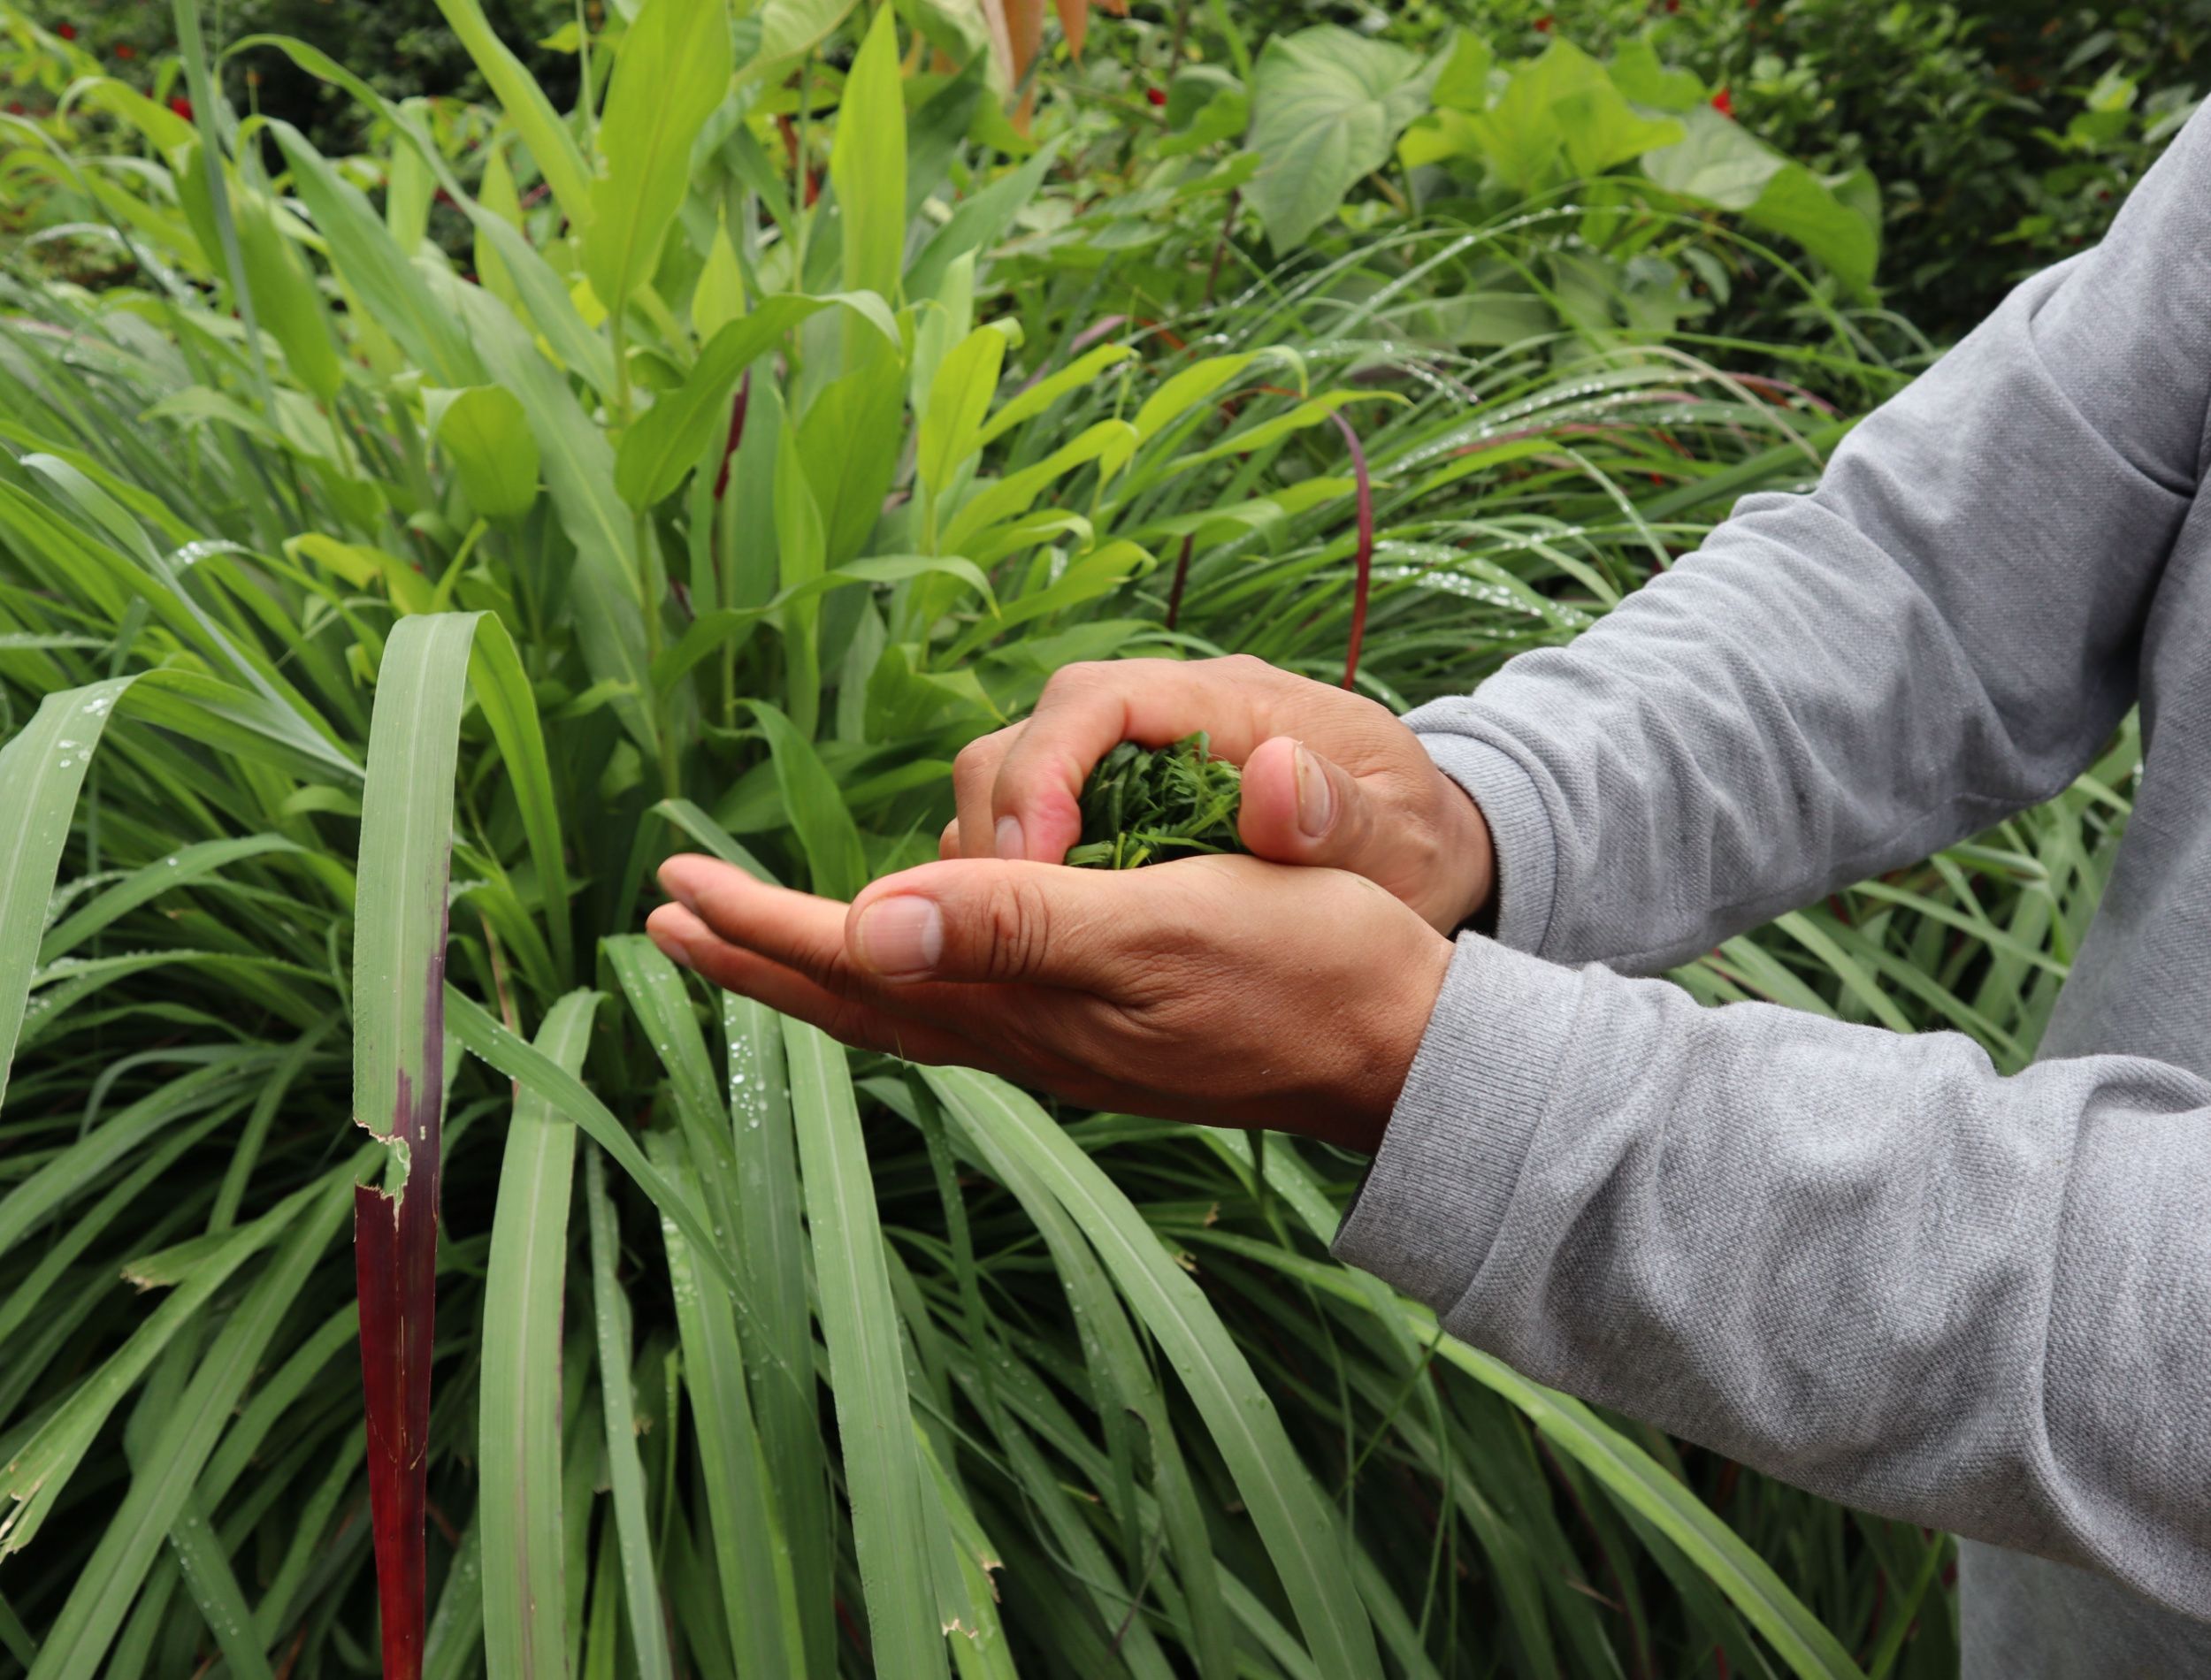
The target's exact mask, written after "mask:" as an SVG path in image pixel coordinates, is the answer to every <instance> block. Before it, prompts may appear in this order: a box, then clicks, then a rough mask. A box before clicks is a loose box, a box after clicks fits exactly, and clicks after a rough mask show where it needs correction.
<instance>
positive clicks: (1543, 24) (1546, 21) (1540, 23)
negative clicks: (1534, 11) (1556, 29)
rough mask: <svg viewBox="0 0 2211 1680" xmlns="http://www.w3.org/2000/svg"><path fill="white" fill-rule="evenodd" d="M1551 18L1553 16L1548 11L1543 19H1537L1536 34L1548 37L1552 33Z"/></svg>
mask: <svg viewBox="0 0 2211 1680" xmlns="http://www.w3.org/2000/svg"><path fill="white" fill-rule="evenodd" d="M1550 16H1551V14H1550V13H1549V12H1548V11H1546V12H1545V13H1544V14H1543V15H1542V17H1540V18H1538V19H1536V20H1535V33H1536V34H1539V35H1547V34H1549V33H1550Z"/></svg>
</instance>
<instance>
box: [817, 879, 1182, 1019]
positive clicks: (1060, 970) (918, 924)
mask: <svg viewBox="0 0 2211 1680" xmlns="http://www.w3.org/2000/svg"><path fill="white" fill-rule="evenodd" d="M1121 884H1122V883H1121V882H1116V881H1114V880H1113V878H1112V877H1111V876H1109V875H1106V874H1102V873H1099V872H1096V871H1092V870H1088V869H1069V868H1066V867H1062V866H1060V865H1057V864H1047V863H1021V862H1007V861H1004V860H1001V859H990V858H979V859H949V860H947V861H945V862H941V863H930V864H923V865H922V866H921V867H918V868H914V869H908V870H906V871H904V872H903V873H901V874H895V875H891V876H889V877H888V878H886V879H884V880H882V881H878V882H876V883H875V884H874V885H873V886H871V887H869V888H868V890H866V891H864V892H862V893H861V895H860V897H857V898H855V899H854V900H853V906H852V909H851V911H850V912H849V913H847V914H846V917H845V951H846V954H847V955H848V956H849V957H850V958H851V959H852V961H853V966H855V967H857V968H858V969H860V971H861V973H863V974H871V975H873V976H875V977H876V979H878V980H887V981H920V980H937V981H997V982H1001V983H1002V982H1006V981H1032V982H1041V983H1043V984H1045V985H1052V986H1065V987H1069V988H1072V989H1076V990H1081V991H1098V990H1101V989H1105V986H1106V985H1107V984H1108V982H1110V981H1112V980H1113V977H1114V974H1115V972H1116V970H1117V968H1118V966H1119V965H1118V962H1117V957H1118V953H1119V952H1121V951H1123V950H1125V949H1127V947H1128V943H1129V942H1130V941H1131V940H1132V939H1133V940H1136V941H1141V940H1142V939H1143V938H1144V931H1143V929H1144V928H1145V927H1146V926H1149V925H1151V923H1153V922H1154V921H1156V920H1157V917H1156V915H1155V914H1153V913H1147V912H1146V911H1145V910H1144V908H1143V905H1144V897H1143V895H1132V894H1128V893H1127V892H1121V893H1116V892H1115V891H1114V890H1113V889H1114V888H1115V887H1117V886H1120V885H1121Z"/></svg>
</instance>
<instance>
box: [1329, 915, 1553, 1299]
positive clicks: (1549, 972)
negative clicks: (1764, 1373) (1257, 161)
mask: <svg viewBox="0 0 2211 1680" xmlns="http://www.w3.org/2000/svg"><path fill="white" fill-rule="evenodd" d="M1582 984H1583V981H1582V976H1581V974H1580V972H1579V971H1578V970H1575V969H1572V968H1562V967H1559V966H1557V965H1556V964H1554V963H1547V962H1544V961H1542V959H1541V958H1534V957H1530V956H1527V955H1526V954H1524V953H1522V952H1520V951H1508V950H1507V949H1505V948H1504V947H1503V945H1500V944H1498V943H1496V942H1495V941H1494V940H1488V939H1484V938H1482V937H1480V935H1475V934H1462V935H1460V936H1459V939H1458V943H1457V950H1456V951H1454V952H1453V953H1452V956H1451V966H1450V971H1449V972H1448V973H1447V974H1445V976H1444V979H1443V989H1442V993H1441V994H1440V995H1439V996H1438V997H1437V998H1436V1002H1435V1012H1434V1014H1433V1015H1431V1016H1430V1017H1429V1018H1428V1027H1427V1032H1426V1033H1425V1034H1424V1035H1422V1036H1421V1039H1420V1048H1419V1051H1418V1053H1416V1054H1415V1055H1414V1057H1413V1058H1412V1071H1411V1073H1409V1074H1408V1075H1407V1076H1406V1079H1405V1088H1404V1092H1403V1093H1402V1094H1401V1095H1400V1096H1398V1098H1397V1106H1396V1109H1395V1110H1394V1111H1392V1113H1391V1114H1390V1117H1389V1129H1388V1130H1386V1131H1385V1132H1384V1133H1383V1134H1382V1142H1381V1151H1380V1152H1379V1153H1378V1154H1377V1155H1376V1156H1375V1157H1374V1162H1373V1166H1372V1167H1370V1168H1369V1169H1368V1170H1367V1174H1366V1180H1365V1181H1364V1182H1363V1183H1361V1185H1360V1186H1359V1191H1358V1196H1357V1197H1356V1198H1355V1199H1354V1200H1353V1202H1352V1203H1351V1208H1350V1212H1349V1213H1347V1214H1346V1215H1345V1216H1344V1219H1343V1226H1341V1227H1340V1228H1339V1229H1338V1230H1337V1232H1336V1233H1335V1241H1334V1243H1332V1244H1331V1245H1330V1252H1331V1253H1333V1254H1334V1255H1335V1256H1336V1258H1337V1259H1339V1260H1343V1261H1347V1262H1349V1263H1350V1264H1352V1265H1355V1266H1359V1267H1363V1268H1364V1269H1365V1270H1366V1271H1371V1272H1373V1273H1374V1274H1375V1275H1376V1276H1377V1277H1380V1278H1381V1279H1384V1280H1385V1281H1387V1282H1389V1283H1390V1284H1392V1285H1394V1286H1396V1287H1397V1288H1399V1289H1402V1290H1404V1292H1405V1294H1409V1295H1412V1297H1413V1298H1414V1299H1416V1300H1419V1301H1423V1302H1427V1304H1428V1305H1430V1306H1432V1307H1434V1309H1435V1310H1437V1311H1438V1312H1439V1313H1444V1312H1449V1311H1450V1309H1451V1308H1452V1307H1453V1306H1454V1305H1455V1304H1456V1303H1457V1301H1458V1300H1459V1298H1460V1297H1461V1296H1462V1295H1464V1294H1465V1293H1466V1287H1467V1285H1468V1284H1470V1283H1471V1282H1473V1277H1474V1273H1475V1272H1476V1271H1479V1270H1480V1266H1481V1263H1482V1261H1483V1259H1484V1258H1485V1257H1486V1256H1488V1252H1489V1245H1490V1244H1491V1243H1492V1242H1493V1241H1495V1240H1496V1234H1497V1230H1498V1227H1499V1226H1502V1225H1503V1222H1504V1214H1505V1208H1506V1206H1507V1204H1508V1203H1510V1202H1511V1199H1512V1191H1513V1187H1514V1186H1515V1185H1516V1184H1517V1183H1518V1182H1519V1176H1520V1163H1521V1161H1522V1160H1523V1159H1524V1158H1525V1157H1526V1155H1527V1151H1528V1146H1529V1144H1530V1142H1532V1141H1533V1140H1534V1136H1535V1127H1536V1124H1537V1122H1538V1121H1540V1120H1541V1119H1542V1116H1543V1111H1544V1110H1545V1109H1546V1108H1547V1107H1548V1106H1549V1102H1550V1095H1551V1091H1552V1089H1553V1088H1554V1087H1555V1086H1556V1084H1557V1078H1558V1072H1559V1067H1560V1065H1561V1062H1562V1061H1563V1059H1564V1058H1565V1049H1566V1043H1567V1040H1568V1038H1569V1036H1570V1035H1571V1034H1572V1028H1573V1020H1574V1014H1575V1012H1576V1011H1577V1010H1578V1009H1579V1008H1580V1002H1581V988H1582Z"/></svg>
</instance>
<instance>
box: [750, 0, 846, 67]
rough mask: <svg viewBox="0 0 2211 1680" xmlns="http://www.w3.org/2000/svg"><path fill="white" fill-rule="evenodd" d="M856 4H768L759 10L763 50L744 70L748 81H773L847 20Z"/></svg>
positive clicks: (784, 0)
mask: <svg viewBox="0 0 2211 1680" xmlns="http://www.w3.org/2000/svg"><path fill="white" fill-rule="evenodd" d="M852 9H853V0H766V4H763V5H762V6H761V8H760V11H759V17H760V46H759V48H758V50H756V51H754V54H753V56H752V57H750V58H749V59H747V60H746V63H745V66H744V73H745V78H746V80H748V81H749V80H754V78H768V79H772V78H773V77H774V76H775V75H776V74H777V73H779V72H781V71H784V70H787V69H789V68H790V66H791V61H792V59H794V58H797V57H799V56H800V55H801V54H803V53H805V52H806V51H807V50H808V49H810V48H811V47H813V46H814V44H815V42H818V41H820V40H821V39H822V37H823V36H824V35H826V34H829V32H830V30H832V29H834V28H836V27H837V26H838V24H840V23H842V22H843V21H844V20H845V13H846V12H848V11H851V10H852Z"/></svg>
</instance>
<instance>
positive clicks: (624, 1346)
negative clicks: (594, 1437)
mask: <svg viewBox="0 0 2211 1680" xmlns="http://www.w3.org/2000/svg"><path fill="white" fill-rule="evenodd" d="M584 1185H585V1191H584V1195H585V1206H586V1207H587V1209H588V1210H589V1217H590V1220H591V1293H592V1314H593V1321H594V1323H595V1325H596V1326H597V1346H598V1353H599V1404H600V1410H601V1415H602V1416H603V1417H604V1419H605V1422H606V1436H607V1465H608V1476H609V1478H610V1479H611V1480H612V1482H613V1485H614V1535H615V1539H616V1543H617V1545H618V1546H620V1548H621V1557H622V1574H621V1580H622V1591H623V1597H624V1600H626V1601H627V1609H628V1612H629V1623H630V1638H631V1648H632V1650H633V1651H634V1653H635V1654H636V1657H637V1669H638V1675H639V1680H669V1676H671V1675H672V1674H673V1672H674V1669H673V1665H672V1664H671V1662H670V1661H669V1653H668V1630H667V1629H666V1628H665V1627H663V1626H662V1623H661V1594H660V1588H659V1586H658V1585H656V1584H655V1581H654V1568H653V1531H652V1529H651V1527H650V1526H649V1524H648V1520H647V1517H646V1509H645V1469H644V1466H643V1465H642V1464H641V1463H640V1462H639V1459H638V1449H637V1425H636V1421H635V1419H636V1412H635V1402H634V1401H633V1400H632V1399H631V1391H630V1303H629V1302H628V1300H627V1299H626V1298H625V1297H624V1294H623V1293H622V1285H621V1283H620V1281H619V1280H618V1279H616V1277H615V1267H616V1264H617V1262H618V1259H619V1250H620V1246H621V1239H620V1238H619V1237H618V1236H616V1233H615V1218H614V1203H613V1202H612V1200H611V1199H610V1198H609V1197H608V1195H607V1169H606V1167H605V1165H604V1164H603V1163H602V1162H601V1159H600V1154H599V1151H598V1150H596V1149H591V1150H586V1151H585V1159H584ZM609 1584H610V1577H609V1576H608V1572H607V1571H606V1570H605V1569H601V1572H600V1586H601V1591H602V1592H603V1591H604V1590H605V1589H606V1587H607V1586H608V1585H609Z"/></svg>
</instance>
